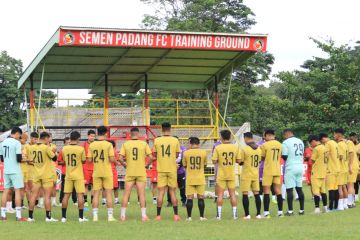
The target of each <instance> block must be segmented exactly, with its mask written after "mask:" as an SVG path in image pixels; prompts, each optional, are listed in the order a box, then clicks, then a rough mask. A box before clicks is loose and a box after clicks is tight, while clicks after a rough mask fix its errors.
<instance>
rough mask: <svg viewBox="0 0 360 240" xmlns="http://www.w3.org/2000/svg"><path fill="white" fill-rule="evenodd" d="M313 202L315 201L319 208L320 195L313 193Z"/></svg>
mask: <svg viewBox="0 0 360 240" xmlns="http://www.w3.org/2000/svg"><path fill="white" fill-rule="evenodd" d="M314 203H315V207H316V208H319V206H320V197H319V196H316V195H314Z"/></svg>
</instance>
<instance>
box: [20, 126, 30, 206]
mask: <svg viewBox="0 0 360 240" xmlns="http://www.w3.org/2000/svg"><path fill="white" fill-rule="evenodd" d="M28 138H29V136H28V135H27V134H26V133H23V134H22V135H21V138H20V142H21V152H22V156H23V158H22V161H21V164H20V167H21V171H22V174H23V180H24V188H23V189H22V190H21V206H22V207H24V198H25V195H26V199H27V201H28V202H29V200H30V189H31V188H30V185H29V164H28V158H27V155H26V153H27V151H28V150H27V149H28V148H29V146H30V145H29V144H28V143H27V141H28Z"/></svg>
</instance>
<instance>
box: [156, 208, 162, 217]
mask: <svg viewBox="0 0 360 240" xmlns="http://www.w3.org/2000/svg"><path fill="white" fill-rule="evenodd" d="M160 214H161V207H157V208H156V216H160Z"/></svg>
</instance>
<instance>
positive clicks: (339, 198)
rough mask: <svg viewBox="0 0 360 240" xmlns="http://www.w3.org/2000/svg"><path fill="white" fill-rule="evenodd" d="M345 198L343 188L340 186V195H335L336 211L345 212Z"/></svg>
mask: <svg viewBox="0 0 360 240" xmlns="http://www.w3.org/2000/svg"><path fill="white" fill-rule="evenodd" d="M343 198H344V193H343V187H342V185H338V193H337V194H336V195H335V209H338V210H340V211H342V210H344V204H343Z"/></svg>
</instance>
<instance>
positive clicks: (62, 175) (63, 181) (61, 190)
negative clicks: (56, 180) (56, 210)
mask: <svg viewBox="0 0 360 240" xmlns="http://www.w3.org/2000/svg"><path fill="white" fill-rule="evenodd" d="M64 187H65V175H64V174H61V184H60V195H59V202H60V203H61V205H62V202H63V199H64Z"/></svg>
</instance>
